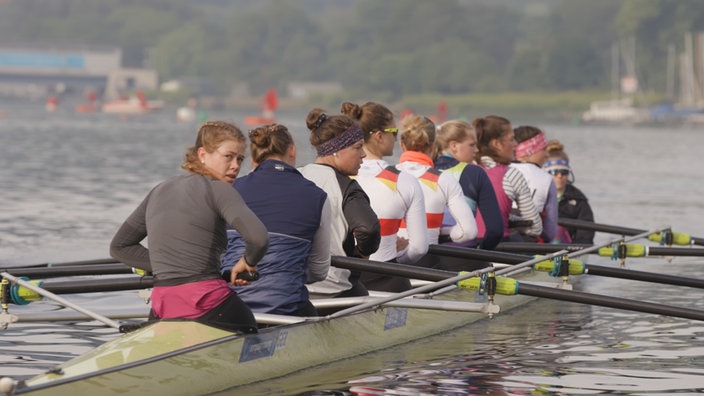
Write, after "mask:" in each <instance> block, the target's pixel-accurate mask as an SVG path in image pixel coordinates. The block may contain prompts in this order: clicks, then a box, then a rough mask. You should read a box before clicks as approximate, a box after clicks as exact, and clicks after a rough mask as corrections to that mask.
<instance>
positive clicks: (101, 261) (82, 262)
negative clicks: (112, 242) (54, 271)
mask: <svg viewBox="0 0 704 396" xmlns="http://www.w3.org/2000/svg"><path fill="white" fill-rule="evenodd" d="M119 262H120V261H118V260H115V259H114V258H102V259H93V260H80V261H66V262H62V263H52V262H46V263H39V264H27V265H22V266H17V267H9V268H8V269H13V268H25V267H50V268H51V267H62V266H66V265H92V264H114V263H119Z"/></svg>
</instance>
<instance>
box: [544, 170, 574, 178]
mask: <svg viewBox="0 0 704 396" xmlns="http://www.w3.org/2000/svg"><path fill="white" fill-rule="evenodd" d="M548 173H550V174H551V175H553V176H557V175H562V176H567V175H569V174H570V171H569V169H550V170H548Z"/></svg>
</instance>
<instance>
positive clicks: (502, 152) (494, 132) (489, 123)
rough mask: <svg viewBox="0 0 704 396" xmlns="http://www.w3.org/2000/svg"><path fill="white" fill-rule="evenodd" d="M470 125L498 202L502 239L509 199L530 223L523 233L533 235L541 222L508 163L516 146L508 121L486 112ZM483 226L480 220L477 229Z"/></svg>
mask: <svg viewBox="0 0 704 396" xmlns="http://www.w3.org/2000/svg"><path fill="white" fill-rule="evenodd" d="M472 126H474V130H476V131H477V143H478V146H479V154H478V155H479V160H478V163H479V165H481V166H482V167H483V168H484V169H485V170H486V172H487V174H488V175H489V179H490V180H491V184H492V185H493V186H494V192H495V193H496V199H497V201H498V202H499V209H500V210H501V217H502V219H503V222H504V239H505V240H508V239H509V227H508V220H509V215H510V213H511V204H512V202H515V203H516V206H517V208H518V215H519V216H520V217H521V219H523V220H528V221H530V222H531V225H530V226H529V227H528V228H527V229H526V231H525V233H526V234H527V235H530V236H532V237H536V238H537V237H538V236H539V235H540V233H541V232H542V231H543V224H542V221H541V220H540V215H539V214H538V211H537V210H536V208H535V204H534V203H533V199H532V198H531V196H530V189H529V188H528V183H526V179H525V177H523V174H522V173H521V172H520V171H519V170H518V169H516V168H512V167H510V166H509V165H510V163H511V161H513V155H514V154H513V150H514V149H515V148H516V138H515V136H514V132H513V128H512V127H511V122H510V121H509V120H507V119H506V118H504V117H500V116H495V115H490V116H487V117H482V118H476V119H475V120H474V121H472ZM484 227H485V226H484V224H483V223H482V222H481V221H480V222H479V229H480V230H482V229H484ZM480 233H481V231H480Z"/></svg>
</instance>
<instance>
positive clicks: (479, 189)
mask: <svg viewBox="0 0 704 396" xmlns="http://www.w3.org/2000/svg"><path fill="white" fill-rule="evenodd" d="M436 150H437V152H438V154H437V155H436V158H435V168H436V169H439V170H440V171H442V172H445V173H448V174H450V175H452V176H453V177H454V178H455V179H456V180H457V181H458V182H459V183H460V186H461V187H462V192H463V193H464V197H465V200H467V203H468V204H469V206H470V208H472V213H473V214H474V217H475V218H476V219H477V222H479V221H480V220H479V218H480V217H481V221H482V224H484V225H485V229H484V230H482V231H483V233H479V234H478V235H477V239H475V240H472V241H469V242H466V243H463V244H455V243H453V242H450V241H445V243H447V244H451V245H460V246H467V247H477V248H479V249H488V250H493V249H494V248H495V247H496V245H498V244H499V242H501V238H502V237H503V234H504V224H503V220H502V218H501V211H500V210H499V204H498V202H497V201H496V194H495V193H494V187H493V186H492V185H491V180H489V176H487V174H486V172H485V171H484V169H482V168H481V167H480V166H478V165H477V164H476V163H475V155H476V154H477V152H478V149H477V134H476V132H475V131H474V128H473V127H472V125H470V124H469V123H468V122H466V121H462V120H449V121H446V122H443V123H442V124H441V125H440V127H439V128H438V130H437V139H436ZM453 223H454V220H453V219H452V216H450V215H449V213H445V216H444V218H443V224H446V225H450V224H453Z"/></svg>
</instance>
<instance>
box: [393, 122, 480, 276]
mask: <svg viewBox="0 0 704 396" xmlns="http://www.w3.org/2000/svg"><path fill="white" fill-rule="evenodd" d="M434 144H435V124H434V123H433V122H432V121H431V120H430V119H429V118H427V117H422V116H419V115H415V114H412V115H409V116H406V117H404V118H403V120H401V149H402V150H403V153H402V154H401V157H400V158H399V163H398V165H396V167H397V168H398V169H399V170H401V171H405V172H408V173H410V174H411V175H413V176H414V177H416V178H417V179H418V181H419V182H420V185H421V189H422V191H423V196H424V198H425V215H426V224H427V227H428V242H429V243H430V244H437V243H438V242H439V239H440V235H441V233H442V234H443V235H447V236H448V239H449V240H451V241H452V242H460V243H461V242H467V241H470V240H472V239H474V238H476V237H477V223H476V222H475V220H474V215H473V214H472V209H471V208H470V207H469V205H468V204H467V201H465V199H464V193H463V192H462V187H461V186H460V184H459V183H458V182H457V180H455V178H454V177H453V176H451V175H450V174H449V173H441V172H440V171H439V170H437V169H435V168H433V160H432V159H431V158H430V155H431V154H432V153H433V150H434ZM446 211H448V213H450V215H452V217H453V219H454V224H453V225H452V226H450V227H448V228H447V229H443V230H441V226H442V223H443V216H444V213H445V212H446ZM401 232H402V235H407V234H406V232H407V230H406V229H405V228H402V229H401ZM423 265H425V264H423Z"/></svg>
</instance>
